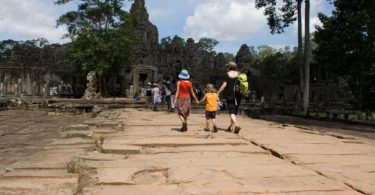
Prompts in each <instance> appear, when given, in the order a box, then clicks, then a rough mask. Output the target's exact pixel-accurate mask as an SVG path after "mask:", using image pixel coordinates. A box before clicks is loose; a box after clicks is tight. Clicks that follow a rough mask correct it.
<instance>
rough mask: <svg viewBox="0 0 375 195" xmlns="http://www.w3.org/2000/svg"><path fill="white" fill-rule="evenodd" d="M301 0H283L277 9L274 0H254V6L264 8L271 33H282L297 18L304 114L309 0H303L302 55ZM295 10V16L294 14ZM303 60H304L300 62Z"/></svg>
mask: <svg viewBox="0 0 375 195" xmlns="http://www.w3.org/2000/svg"><path fill="white" fill-rule="evenodd" d="M302 2H303V0H283V5H282V6H281V7H280V8H279V9H277V1H276V0H256V1H255V6H256V8H258V9H259V8H265V11H264V14H265V15H266V16H267V21H268V25H269V27H270V29H271V33H272V34H274V33H283V32H284V29H285V28H286V27H288V26H290V24H292V23H293V22H294V21H295V20H296V19H297V20H298V21H297V22H298V52H297V55H298V62H299V63H298V64H299V73H300V101H301V103H300V104H302V108H303V112H304V114H306V113H307V109H308V106H309V91H310V60H311V48H310V28H309V26H310V0H305V43H306V44H305V45H304V47H305V49H304V57H302V14H301V12H302V9H301V7H302V6H301V5H302ZM296 11H297V18H296V16H295V14H296ZM303 60H304V62H302V61H303Z"/></svg>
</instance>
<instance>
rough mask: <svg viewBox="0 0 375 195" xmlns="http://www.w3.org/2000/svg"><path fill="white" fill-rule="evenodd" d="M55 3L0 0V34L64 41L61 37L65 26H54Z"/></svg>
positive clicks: (64, 31) (56, 15) (39, 0)
mask: <svg viewBox="0 0 375 195" xmlns="http://www.w3.org/2000/svg"><path fill="white" fill-rule="evenodd" d="M57 11H58V10H57V5H54V4H53V1H41V0H1V6H0V34H2V35H9V36H11V37H2V38H4V39H5V38H17V39H35V38H41V37H42V38H46V39H48V40H49V41H50V42H60V43H62V42H66V40H65V41H64V40H62V39H61V37H62V35H63V34H65V33H66V30H65V27H62V26H61V27H59V28H56V19H57V17H58V15H59V14H57V13H56V12H57Z"/></svg>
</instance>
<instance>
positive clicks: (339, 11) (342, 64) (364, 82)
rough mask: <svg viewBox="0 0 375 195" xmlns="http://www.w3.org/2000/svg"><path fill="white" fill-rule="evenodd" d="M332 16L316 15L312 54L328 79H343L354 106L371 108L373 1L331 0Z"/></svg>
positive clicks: (374, 34) (374, 67) (374, 42)
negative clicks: (349, 88) (316, 21)
mask: <svg viewBox="0 0 375 195" xmlns="http://www.w3.org/2000/svg"><path fill="white" fill-rule="evenodd" d="M333 4H334V6H335V8H336V9H335V10H334V11H333V12H332V16H330V17H329V16H326V15H324V14H322V13H320V14H319V19H320V21H321V22H322V24H323V26H322V27H319V26H317V27H316V28H317V31H316V33H315V36H314V37H315V38H314V41H315V42H316V43H317V48H316V49H315V51H314V57H315V58H316V60H317V63H319V64H322V65H324V66H325V67H326V69H327V71H328V72H329V78H330V79H338V78H345V80H347V82H348V84H349V85H350V86H351V88H352V89H353V90H354V92H355V96H356V99H357V100H358V104H357V106H358V108H359V109H362V108H364V106H366V108H372V109H375V106H374V102H375V101H374V96H375V93H374V89H375V83H374V82H375V77H374V75H375V74H374V72H375V65H374V64H375V58H374V56H375V31H374V19H375V17H374V10H375V3H374V1H373V0H358V1H352V0H334V1H333Z"/></svg>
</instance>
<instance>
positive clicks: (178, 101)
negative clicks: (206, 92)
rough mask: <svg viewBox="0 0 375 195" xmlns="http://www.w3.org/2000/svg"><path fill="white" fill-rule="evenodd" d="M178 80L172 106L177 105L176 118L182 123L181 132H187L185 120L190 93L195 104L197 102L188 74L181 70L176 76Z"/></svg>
mask: <svg viewBox="0 0 375 195" xmlns="http://www.w3.org/2000/svg"><path fill="white" fill-rule="evenodd" d="M178 78H179V79H180V80H179V81H178V82H177V90H176V96H175V99H174V104H175V105H177V108H178V116H179V118H180V119H181V122H182V127H181V131H187V130H188V128H187V118H188V116H189V113H190V108H191V98H190V93H191V95H192V96H193V98H194V100H195V102H198V100H197V96H196V95H195V93H194V91H193V85H192V83H191V82H190V81H189V79H190V75H189V72H188V71H187V70H185V69H183V70H182V71H181V73H180V74H179V75H178Z"/></svg>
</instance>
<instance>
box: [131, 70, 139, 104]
mask: <svg viewBox="0 0 375 195" xmlns="http://www.w3.org/2000/svg"><path fill="white" fill-rule="evenodd" d="M133 87H134V90H133V91H131V92H130V96H131V97H133V95H134V92H136V91H138V88H139V69H138V68H134V69H133Z"/></svg>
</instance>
